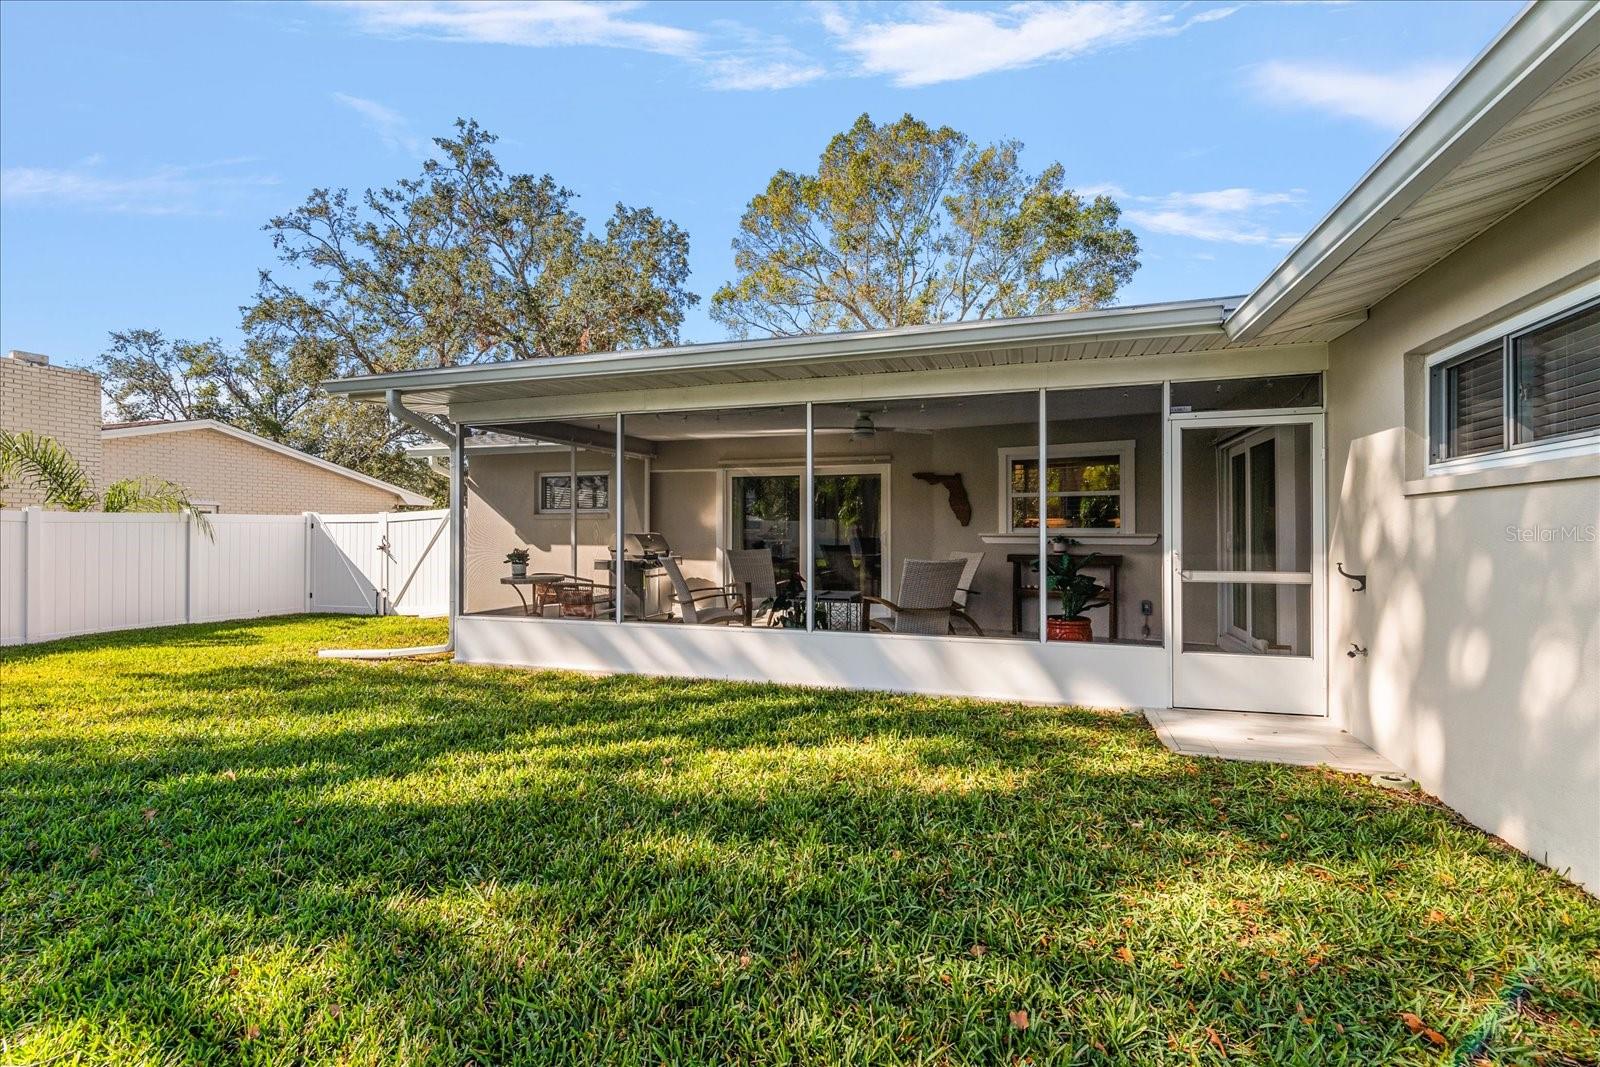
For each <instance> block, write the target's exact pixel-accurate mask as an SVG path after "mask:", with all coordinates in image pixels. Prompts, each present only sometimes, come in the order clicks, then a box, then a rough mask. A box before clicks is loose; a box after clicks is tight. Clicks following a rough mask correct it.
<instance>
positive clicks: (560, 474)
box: [534, 470, 611, 515]
mask: <svg viewBox="0 0 1600 1067" xmlns="http://www.w3.org/2000/svg"><path fill="white" fill-rule="evenodd" d="M570 477H572V472H571V471H540V472H539V485H538V490H537V496H535V497H534V504H535V510H537V511H538V512H539V514H541V515H570V514H572V512H573V510H574V509H573V508H570V507H566V508H547V507H545V506H544V483H545V482H546V481H547V480H549V479H552V478H561V479H563V480H565V479H567V478H570ZM578 477H579V478H603V479H605V490H606V506H605V507H603V508H577V509H576V510H577V512H578V514H579V515H609V514H611V472H610V471H604V470H580V471H579V472H578Z"/></svg>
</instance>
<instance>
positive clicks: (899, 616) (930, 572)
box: [861, 559, 983, 637]
mask: <svg viewBox="0 0 1600 1067" xmlns="http://www.w3.org/2000/svg"><path fill="white" fill-rule="evenodd" d="M966 567H967V561H966V560H964V559H908V560H906V561H905V564H904V565H903V566H902V567H901V569H900V590H899V596H900V600H899V601H898V602H896V601H893V600H885V599H884V598H883V597H876V596H869V597H862V598H861V599H862V600H863V601H865V602H866V603H867V604H868V605H872V604H877V605H879V606H880V607H883V608H885V609H887V610H888V612H889V617H888V618H887V619H882V618H879V619H873V620H872V628H873V629H874V630H882V631H885V632H887V633H896V634H948V633H951V632H953V630H954V628H955V624H956V621H957V620H960V621H961V622H963V623H965V624H966V625H967V626H970V627H971V628H972V631H973V633H975V634H977V635H978V636H979V637H982V636H983V630H982V629H980V628H979V626H978V624H977V623H976V622H973V621H972V616H970V615H968V614H967V613H966V612H965V611H963V610H962V609H961V608H959V607H957V606H956V591H957V590H958V589H959V588H960V586H961V575H962V573H963V572H964V571H965V570H966ZM869 610H870V608H869Z"/></svg>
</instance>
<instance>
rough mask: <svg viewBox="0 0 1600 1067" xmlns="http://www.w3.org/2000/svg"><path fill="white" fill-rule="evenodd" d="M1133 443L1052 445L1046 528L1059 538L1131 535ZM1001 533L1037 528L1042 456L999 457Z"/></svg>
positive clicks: (1025, 451) (1013, 451)
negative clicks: (1095, 534)
mask: <svg viewBox="0 0 1600 1067" xmlns="http://www.w3.org/2000/svg"><path fill="white" fill-rule="evenodd" d="M1133 451H1134V447H1133V442H1132V441H1099V442H1093V443H1087V444H1070V445H1051V446H1050V449H1049V455H1048V456H1047V457H1046V461H1047V465H1046V468H1045V478H1044V486H1043V490H1042V493H1043V497H1044V501H1045V512H1044V513H1045V526H1046V527H1047V528H1048V529H1049V530H1051V531H1055V532H1059V533H1063V534H1065V533H1115V532H1117V531H1119V530H1132V529H1133ZM1000 481H1001V486H1002V492H1001V501H1000V529H1001V531H1002V532H1006V533H1014V534H1016V533H1028V532H1031V531H1035V530H1037V529H1038V528H1039V518H1038V516H1039V497H1040V495H1041V488H1040V484H1039V450H1038V449H1037V448H1007V449H1002V450H1001V453H1000Z"/></svg>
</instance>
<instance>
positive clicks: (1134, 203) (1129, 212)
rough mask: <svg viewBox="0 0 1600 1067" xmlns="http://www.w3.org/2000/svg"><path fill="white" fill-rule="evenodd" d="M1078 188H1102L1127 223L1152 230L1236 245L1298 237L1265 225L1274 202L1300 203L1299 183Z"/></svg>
mask: <svg viewBox="0 0 1600 1067" xmlns="http://www.w3.org/2000/svg"><path fill="white" fill-rule="evenodd" d="M1078 192H1079V194H1080V195H1083V196H1096V195H1099V194H1101V193H1104V194H1105V195H1107V196H1109V197H1111V198H1112V199H1113V200H1116V201H1117V202H1118V203H1120V204H1121V205H1122V207H1123V210H1124V214H1125V215H1126V217H1127V219H1128V221H1129V222H1130V223H1132V224H1133V225H1134V226H1136V227H1139V228H1141V229H1144V230H1147V231H1149V232H1151V233H1161V234H1168V235H1170V236H1173V237H1188V238H1192V239H1193V240H1196V241H1208V242H1211V243H1215V244H1238V245H1292V244H1294V243H1295V242H1296V241H1298V240H1299V239H1300V236H1299V235H1298V234H1294V233H1287V232H1284V231H1283V230H1282V229H1280V228H1276V227H1273V226H1270V225H1268V222H1267V220H1266V219H1265V218H1264V216H1270V215H1272V214H1273V209H1275V208H1281V207H1283V206H1285V205H1289V204H1298V203H1300V202H1301V201H1302V199H1303V193H1302V192H1301V190H1299V189H1294V190H1290V191H1288V192H1264V191H1262V190H1259V189H1248V188H1244V187H1242V186H1234V187H1231V188H1227V189H1209V190H1203V191H1201V192H1194V193H1190V192H1173V193H1165V194H1162V195H1160V196H1141V195H1138V194H1135V193H1130V192H1128V191H1127V190H1126V189H1123V188H1122V187H1121V186H1117V185H1109V184H1107V185H1095V186H1086V187H1084V188H1082V189H1079V190H1078Z"/></svg>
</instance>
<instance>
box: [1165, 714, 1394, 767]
mask: <svg viewBox="0 0 1600 1067" xmlns="http://www.w3.org/2000/svg"><path fill="white" fill-rule="evenodd" d="M1144 714H1145V718H1146V719H1148V720H1149V722H1150V725H1151V726H1152V727H1154V728H1155V731H1156V736H1157V737H1159V738H1161V743H1162V744H1164V745H1166V746H1167V747H1168V748H1169V749H1171V750H1172V751H1174V752H1179V753H1182V754H1184V755H1188V756H1213V757H1216V758H1218V759H1231V760H1243V761H1245V762H1247V763H1292V764H1297V765H1299V766H1305V767H1315V766H1327V767H1331V768H1333V769H1334V770H1336V771H1348V772H1350V773H1352V774H1368V775H1371V774H1401V773H1403V772H1402V771H1401V770H1400V768H1398V767H1396V766H1395V765H1394V764H1393V763H1390V762H1389V761H1388V760H1386V759H1384V758H1383V757H1382V756H1380V755H1378V753H1376V752H1374V751H1373V750H1372V749H1370V748H1368V747H1367V746H1366V745H1365V744H1363V743H1362V742H1361V741H1358V740H1357V739H1356V738H1355V737H1354V736H1352V735H1350V734H1348V733H1345V732H1344V731H1343V730H1341V729H1339V728H1338V727H1337V726H1334V725H1333V724H1332V723H1331V722H1329V721H1328V720H1327V719H1319V718H1313V717H1310V716H1304V715H1269V714H1262V713H1260V712H1247V711H1195V710H1189V709H1183V708H1159V709H1158V708H1147V709H1145V713H1144Z"/></svg>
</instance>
